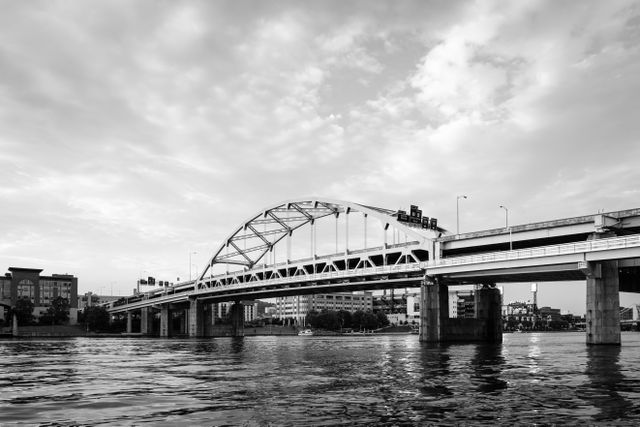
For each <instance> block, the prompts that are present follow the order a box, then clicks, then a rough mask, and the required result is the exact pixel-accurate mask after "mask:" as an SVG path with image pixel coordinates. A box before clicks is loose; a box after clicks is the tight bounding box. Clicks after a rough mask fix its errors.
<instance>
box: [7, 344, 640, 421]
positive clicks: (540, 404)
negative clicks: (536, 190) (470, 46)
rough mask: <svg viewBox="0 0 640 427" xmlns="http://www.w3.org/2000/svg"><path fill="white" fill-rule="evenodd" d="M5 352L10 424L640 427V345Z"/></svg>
mask: <svg viewBox="0 0 640 427" xmlns="http://www.w3.org/2000/svg"><path fill="white" fill-rule="evenodd" d="M622 338H623V345H622V346H621V347H610V346H598V347H587V346H586V345H585V343H584V342H585V337H584V333H547V334H544V333H532V334H526V333H524V334H505V341H504V343H502V344H501V345H488V344H455V345H453V344H452V345H429V344H425V343H420V342H418V337H417V336H416V335H380V336H359V337H346V336H341V337H319V336H311V337H298V336H279V337H245V338H210V339H199V340H194V339H144V338H113V339H112V338H68V339H7V340H0V373H1V375H0V425H7V424H29V425H34V424H35V425H78V424H79V425H145V424H147V425H167V426H174V425H372V424H375V425H425V424H429V423H433V424H438V425H450V424H453V425H457V424H466V425H478V424H487V425H496V424H501V425H513V424H525V425H530V424H538V425H540V424H551V423H555V424H602V425H611V424H626V425H635V424H640V369H639V367H640V365H639V363H640V358H639V357H640V334H639V333H623V337H622Z"/></svg>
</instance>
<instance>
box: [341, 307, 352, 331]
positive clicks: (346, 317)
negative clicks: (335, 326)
mask: <svg viewBox="0 0 640 427" xmlns="http://www.w3.org/2000/svg"><path fill="white" fill-rule="evenodd" d="M338 318H339V319H340V321H341V325H342V326H341V327H342V328H351V323H352V322H351V313H350V312H348V311H347V310H340V311H338Z"/></svg>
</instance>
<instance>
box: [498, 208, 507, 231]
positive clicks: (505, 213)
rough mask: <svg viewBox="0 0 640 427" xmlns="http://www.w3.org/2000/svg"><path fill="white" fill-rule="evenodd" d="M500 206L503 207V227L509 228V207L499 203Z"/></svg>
mask: <svg viewBox="0 0 640 427" xmlns="http://www.w3.org/2000/svg"><path fill="white" fill-rule="evenodd" d="M500 207H501V208H502V209H504V227H505V228H509V208H507V207H506V206H502V205H500Z"/></svg>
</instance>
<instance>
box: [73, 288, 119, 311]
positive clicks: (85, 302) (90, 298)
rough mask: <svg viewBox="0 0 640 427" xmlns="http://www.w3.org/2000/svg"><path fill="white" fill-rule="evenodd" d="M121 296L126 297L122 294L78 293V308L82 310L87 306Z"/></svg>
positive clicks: (114, 299) (100, 303)
mask: <svg viewBox="0 0 640 427" xmlns="http://www.w3.org/2000/svg"><path fill="white" fill-rule="evenodd" d="M121 298H126V297H125V296H123V295H119V296H116V295H98V294H94V293H93V292H87V293H85V294H84V295H78V310H79V311H83V310H84V309H85V308H87V307H92V306H96V305H104V304H108V303H110V302H113V301H117V300H119V299H121Z"/></svg>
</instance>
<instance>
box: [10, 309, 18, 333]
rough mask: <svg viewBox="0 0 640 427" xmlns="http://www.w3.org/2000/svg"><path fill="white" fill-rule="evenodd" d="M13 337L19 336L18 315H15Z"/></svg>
mask: <svg viewBox="0 0 640 427" xmlns="http://www.w3.org/2000/svg"><path fill="white" fill-rule="evenodd" d="M11 335H13V336H14V337H17V336H18V315H17V314H15V313H13V319H12V322H11Z"/></svg>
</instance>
